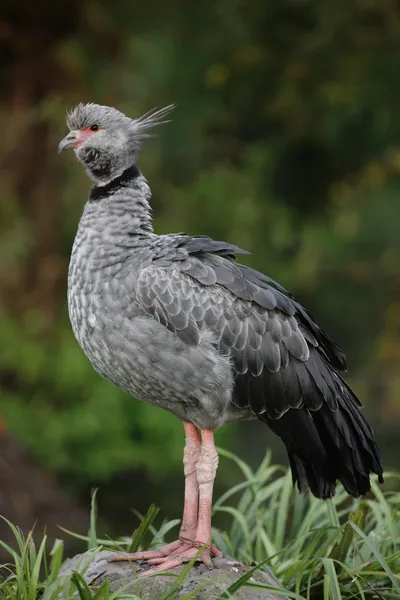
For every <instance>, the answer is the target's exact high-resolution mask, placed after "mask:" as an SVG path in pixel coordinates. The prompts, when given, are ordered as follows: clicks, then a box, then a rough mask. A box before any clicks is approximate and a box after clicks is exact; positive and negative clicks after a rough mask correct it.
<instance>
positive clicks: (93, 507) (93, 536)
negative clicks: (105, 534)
mask: <svg viewBox="0 0 400 600" xmlns="http://www.w3.org/2000/svg"><path fill="white" fill-rule="evenodd" d="M98 491H99V490H98V488H95V489H94V490H93V492H92V500H91V504H90V527H89V534H88V550H92V549H94V548H96V547H97V546H98V541H97V532H96V522H97V502H96V496H97V492H98Z"/></svg>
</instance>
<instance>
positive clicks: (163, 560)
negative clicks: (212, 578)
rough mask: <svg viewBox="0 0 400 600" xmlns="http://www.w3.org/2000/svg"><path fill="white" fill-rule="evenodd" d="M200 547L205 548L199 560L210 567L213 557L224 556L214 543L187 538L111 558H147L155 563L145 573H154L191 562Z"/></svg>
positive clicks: (133, 559) (132, 559) (113, 560)
mask: <svg viewBox="0 0 400 600" xmlns="http://www.w3.org/2000/svg"><path fill="white" fill-rule="evenodd" d="M200 548H203V550H202V551H201V553H200V555H199V556H198V557H197V560H198V561H199V562H203V563H204V564H205V565H207V567H208V568H209V569H212V561H211V558H212V557H214V556H222V552H221V550H219V549H218V548H217V547H216V546H215V545H214V544H211V546H208V545H207V544H202V543H201V542H197V541H192V540H188V539H185V538H182V539H179V540H177V541H176V542H172V543H171V544H167V545H166V546H162V547H161V548H158V549H157V550H147V551H145V552H134V553H133V554H116V555H114V556H113V557H112V558H111V559H110V562H117V561H135V560H146V561H147V562H148V564H149V565H154V568H152V569H149V570H148V571H146V572H145V573H143V575H153V573H163V572H164V571H168V570H169V569H173V568H175V567H178V566H179V565H182V564H183V563H185V562H190V561H191V560H192V559H193V558H195V556H196V555H197V554H198V552H199V550H200Z"/></svg>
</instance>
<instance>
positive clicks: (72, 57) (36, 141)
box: [0, 0, 400, 539]
mask: <svg viewBox="0 0 400 600" xmlns="http://www.w3.org/2000/svg"><path fill="white" fill-rule="evenodd" d="M399 73H400V8H399V5H398V3H397V2H395V0H358V1H356V0H325V1H324V2H319V1H318V0H246V1H244V0H218V1H217V2H215V1H211V0H208V1H199V2H187V1H184V0H170V2H168V3H166V2H161V1H157V0H147V2H144V1H142V0H137V1H136V2H122V1H115V0H79V1H78V0H69V1H68V2H64V3H55V2H51V1H50V0H36V1H35V2H34V3H33V2H31V3H27V2H24V1H23V0H2V3H1V8H0V128H1V141H0V513H1V514H2V515H4V516H6V517H7V518H9V519H11V520H12V521H13V522H14V523H15V524H17V525H20V526H21V527H22V528H24V529H25V530H27V529H29V528H30V527H32V525H33V524H34V523H35V522H36V521H37V525H36V528H37V531H38V532H39V533H41V532H42V531H43V529H44V527H45V526H46V527H47V530H48V532H49V534H50V536H53V537H54V536H58V537H60V536H62V532H61V531H60V530H59V529H58V528H57V526H58V525H63V526H64V527H66V528H68V529H73V530H75V531H79V532H81V533H85V531H86V530H87V527H88V511H89V505H90V494H91V489H92V488H94V487H96V486H98V487H99V488H100V491H99V495H98V498H99V514H100V519H101V527H102V530H103V532H104V533H105V534H107V535H110V536H111V535H116V534H129V533H131V531H132V529H133V528H134V526H135V523H136V522H137V521H136V519H135V517H134V516H133V514H132V511H131V509H132V508H136V509H138V510H140V511H145V510H146V508H147V507H148V505H149V504H150V503H152V502H156V503H157V504H158V505H160V506H161V508H162V514H163V516H164V517H169V518H175V517H180V514H181V506H182V490H183V471H182V463H181V459H182V450H183V429H182V426H181V425H180V424H179V422H178V421H176V420H175V419H174V418H173V417H172V416H170V415H169V414H167V413H164V412H162V411H160V410H158V409H156V408H152V407H149V406H145V405H143V404H140V403H139V402H137V401H136V400H133V399H132V398H130V397H128V396H126V395H124V394H123V393H122V392H120V391H119V390H117V389H116V388H114V387H113V386H112V385H111V384H109V383H107V382H106V381H103V380H102V379H101V378H100V377H99V376H98V375H97V374H96V373H95V372H94V371H93V369H92V367H91V366H90V364H89V362H88V361H87V360H86V358H85V357H84V355H83V353H82V351H81V350H80V348H79V347H78V345H77V343H76V341H75V340H74V338H73V335H72V332H71V328H70V324H69V321H68V315H67V305H66V279H67V268H68V260H69V254H70V249H71V245H72V242H73V238H74V234H75V231H76V228H77V224H78V220H79V217H80V214H81V211H82V208H83V205H84V202H85V201H86V197H87V192H88V188H89V185H90V184H89V181H88V179H87V177H86V175H85V173H84V171H83V169H82V168H81V167H80V166H78V165H77V164H76V163H75V159H74V156H73V154H72V153H71V154H70V155H68V154H66V155H62V156H61V157H60V156H58V154H57V151H56V149H57V145H58V142H59V141H60V139H61V138H62V137H63V136H64V135H65V133H66V126H65V110H66V109H68V108H71V107H72V106H73V105H75V104H76V103H77V102H79V101H94V102H97V103H101V104H108V105H113V106H116V107H117V108H119V109H120V110H122V111H124V112H126V113H127V114H128V115H130V116H132V117H134V116H138V115H140V114H141V113H144V112H146V111H147V110H149V109H151V108H153V107H154V106H158V107H161V106H163V105H166V104H170V103H172V102H174V103H176V105H177V107H176V110H175V111H174V113H173V117H172V118H173V120H172V122H171V123H169V124H168V125H165V126H163V127H162V128H160V129H159V130H158V131H157V137H156V138H154V139H152V140H148V141H147V142H146V144H145V146H144V147H143V150H142V152H141V156H140V167H141V169H142V171H143V172H144V174H145V175H146V176H147V178H148V179H149V182H150V185H151V187H152V190H153V208H154V216H155V227H156V229H157V231H158V232H160V233H167V232H174V231H186V232H188V233H190V234H199V233H207V234H209V235H210V236H213V237H215V238H217V239H223V240H227V241H229V242H232V243H235V244H237V245H239V246H241V247H242V248H246V249H247V250H250V251H251V252H253V253H254V256H253V257H250V258H249V259H248V260H246V262H247V263H248V264H251V265H252V266H253V267H255V268H258V269H260V270H263V271H265V272H266V273H267V274H268V275H270V276H271V277H273V278H275V279H277V280H278V281H279V282H281V283H282V284H283V285H284V286H285V287H286V288H288V289H289V290H290V291H291V292H292V293H294V294H295V295H296V296H297V298H298V299H299V300H301V301H302V302H303V303H304V304H305V305H306V307H308V308H309V310H310V311H311V313H312V314H313V315H314V317H315V318H316V319H317V321H318V322H319V324H320V325H321V326H322V327H323V328H324V329H325V330H326V331H327V332H328V333H329V334H330V335H331V336H332V337H333V338H334V339H335V340H337V341H338V342H339V343H340V344H341V346H342V347H343V348H344V349H345V351H346V353H347V356H348V362H349V373H348V376H347V378H348V381H349V382H350V383H351V384H352V385H353V387H354V388H355V390H356V391H357V393H358V394H359V396H360V397H361V398H362V400H363V401H364V403H365V406H366V408H365V413H366V414H367V416H368V418H369V420H370V421H371V422H372V423H373V426H374V429H375V431H376V435H377V438H378V441H379V443H380V446H381V448H382V452H383V458H384V464H385V467H386V468H387V469H390V468H397V469H399V468H400V452H399V442H398V439H399V438H398V436H399V423H400V368H399V367H400V335H399V334H400V272H399V258H400V201H399V200H400V109H399V107H400V77H399ZM217 442H218V444H220V445H221V446H224V447H225V448H228V449H231V450H233V451H234V452H236V453H237V454H239V455H240V456H241V457H242V458H243V459H245V460H246V461H248V462H249V463H250V464H251V465H252V466H256V465H257V464H258V462H259V461H260V460H261V458H262V457H263V456H264V453H265V450H266V449H267V448H268V447H269V448H272V450H273V459H274V461H276V462H281V463H285V462H286V456H285V451H284V448H283V445H282V444H281V443H280V441H279V440H277V438H275V437H274V436H273V434H272V433H270V432H269V431H267V429H266V428H265V427H264V426H262V425H261V424H255V423H254V424H253V423H252V424H241V425H230V426H226V427H225V428H224V429H223V430H222V431H220V432H218V434H217ZM239 478H240V475H239V474H238V472H237V471H235V470H234V469H233V467H232V466H231V464H230V463H229V462H227V461H225V460H223V459H221V461H220V470H219V474H218V487H217V494H218V493H219V492H220V491H221V490H225V489H226V488H227V487H228V486H229V485H231V484H232V483H234V482H237V481H238V480H239ZM216 524H217V525H218V522H217V521H216ZM6 530H7V528H6V526H5V525H0V538H1V539H6V538H7V531H6Z"/></svg>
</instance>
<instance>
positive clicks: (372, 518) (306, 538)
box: [0, 450, 400, 600]
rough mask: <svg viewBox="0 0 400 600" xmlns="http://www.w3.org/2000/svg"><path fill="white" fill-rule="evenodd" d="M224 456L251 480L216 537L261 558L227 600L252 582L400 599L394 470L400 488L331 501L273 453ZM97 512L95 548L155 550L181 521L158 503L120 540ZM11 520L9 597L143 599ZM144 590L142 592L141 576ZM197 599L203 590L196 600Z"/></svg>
mask: <svg viewBox="0 0 400 600" xmlns="http://www.w3.org/2000/svg"><path fill="white" fill-rule="evenodd" d="M220 453H221V454H224V455H225V456H226V457H227V458H229V460H233V461H234V462H235V463H236V465H237V466H238V467H239V468H240V470H241V471H242V474H243V477H244V480H243V481H242V482H241V483H240V484H238V485H236V486H235V487H234V488H232V489H231V490H229V491H228V492H226V493H225V494H224V495H223V496H222V497H221V498H219V500H218V501H217V502H216V503H215V505H214V513H216V512H218V511H221V510H225V511H227V512H229V513H230V514H231V515H232V517H233V518H232V524H231V526H230V529H229V530H228V531H224V532H220V531H214V541H215V543H217V545H219V547H220V548H221V549H222V550H223V552H224V553H226V554H228V555H232V556H233V557H234V558H235V559H237V560H238V561H239V562H242V563H244V564H248V565H254V566H253V567H252V568H251V569H250V570H249V571H248V572H247V573H246V574H245V575H244V576H242V577H240V578H238V580H237V581H235V582H234V583H233V584H232V585H231V586H230V587H229V588H228V589H226V590H225V591H221V596H220V600H226V599H227V598H230V597H233V594H234V593H235V591H237V590H238V589H239V588H240V587H242V586H250V587H257V588H260V589H265V591H271V592H275V593H280V594H282V595H285V596H287V597H289V598H295V599H297V600H316V599H318V600H319V599H321V600H322V599H324V600H325V599H326V600H350V599H352V598H360V599H361V600H374V599H376V598H380V599H382V598H384V599H385V600H390V599H393V600H394V599H396V598H398V597H399V594H400V575H399V569H398V565H399V561H400V535H399V533H400V495H399V492H398V488H399V481H400V475H395V474H390V473H388V474H386V480H387V482H389V483H390V484H391V485H392V486H393V487H395V486H397V491H387V490H384V491H382V490H381V488H380V487H378V485H377V483H376V482H375V481H374V483H373V491H372V494H371V495H370V496H369V497H367V498H363V499H350V498H349V497H348V496H347V495H346V493H345V492H344V490H343V489H342V488H339V490H338V493H337V496H336V497H335V498H334V499H333V500H331V501H328V502H322V501H320V500H316V499H315V498H313V497H310V496H300V495H299V494H298V493H297V492H296V491H293V490H292V486H291V481H290V474H289V473H288V472H287V471H286V469H284V468H282V467H277V466H275V465H272V464H271V462H270V457H269V455H267V456H266V458H265V460H264V461H263V462H262V464H261V465H260V466H259V468H258V469H257V470H256V471H254V472H253V471H252V470H251V469H250V468H249V467H248V466H247V465H245V464H244V463H243V462H242V461H241V460H240V459H238V458H237V457H235V456H234V455H232V454H230V453H228V452H223V451H222V450H220ZM391 489H393V488H391ZM234 497H237V498H238V500H237V504H236V506H233V505H232V504H231V503H232V502H233V499H234ZM228 501H229V503H228ZM94 511H95V498H94V497H93V503H92V515H93V516H92V519H91V529H90V534H89V536H88V537H84V536H77V537H79V538H81V539H85V540H86V542H87V544H88V549H92V548H93V545H96V546H97V547H98V549H99V550H100V549H103V548H107V549H111V550H117V551H132V550H135V549H138V548H139V549H144V548H146V547H150V548H152V547H154V546H157V545H159V544H162V543H164V542H165V536H166V535H167V534H170V532H171V529H174V528H176V527H177V525H178V523H177V522H173V523H166V522H164V523H162V524H161V526H160V528H159V530H156V529H155V528H154V525H153V524H152V523H153V520H154V518H155V516H156V515H157V510H156V509H155V508H154V507H150V509H149V511H148V513H147V515H146V516H143V517H141V519H140V520H141V523H140V525H139V527H138V529H137V530H136V531H135V532H134V533H133V534H132V536H130V537H125V538H120V539H118V540H108V539H97V536H96V532H95V518H94ZM8 525H9V527H11V528H12V531H13V533H14V535H15V539H16V545H17V550H12V549H11V548H10V547H8V546H6V545H5V544H4V543H2V542H0V545H2V547H3V548H5V549H6V550H7V552H9V554H10V557H11V563H10V565H3V567H2V569H1V575H0V597H1V598H4V600H36V598H37V595H38V594H39V593H42V594H43V596H42V599H43V600H56V598H61V599H62V600H63V599H64V600H69V599H70V598H72V595H73V594H74V592H75V593H77V594H78V597H79V598H80V599H81V600H122V599H123V598H124V599H125V598H126V599H127V598H132V599H134V598H137V596H129V595H125V594H124V592H123V590H121V591H120V592H119V593H113V594H111V593H110V590H109V587H108V583H107V582H106V583H104V584H102V586H101V587H100V588H99V589H89V587H88V586H87V584H86V583H85V581H84V579H83V578H82V575H80V574H78V573H73V574H72V575H64V576H60V575H59V570H60V566H61V563H62V554H63V544H62V542H61V541H60V540H58V541H56V543H55V544H54V547H53V549H52V550H51V552H50V557H48V556H47V554H46V552H45V546H46V537H44V539H43V541H42V543H41V544H40V546H39V548H36V547H35V544H34V542H33V539H32V536H31V534H29V535H28V536H27V538H26V539H25V538H24V537H23V535H22V534H21V532H20V531H19V529H18V528H16V527H15V526H14V525H12V524H11V523H8ZM73 535H76V534H73ZM84 560H85V559H83V561H84ZM82 564H83V566H84V564H86V563H84V562H83V563H82ZM191 564H193V561H192V563H189V564H188V565H186V566H185V568H184V569H183V570H182V571H181V573H180V574H179V576H176V575H173V574H171V577H172V578H173V582H172V583H171V585H170V587H169V588H168V590H167V591H166V593H165V596H164V598H163V600H172V599H173V598H174V597H175V594H176V592H177V590H178V589H179V586H180V584H181V582H182V581H183V579H184V578H185V577H186V575H187V573H188V571H189V569H190V566H191ZM258 569H261V570H263V569H264V570H267V572H269V573H272V574H273V575H274V576H275V577H276V579H277V580H279V581H280V582H281V583H282V587H281V588H280V589H277V588H275V587H274V586H267V585H264V584H261V583H257V582H254V580H252V579H251V577H252V574H253V573H254V571H255V570H258ZM83 570H84V569H83ZM138 590H139V591H138V594H140V578H139V580H138ZM58 594H61V596H60V597H59V596H58ZM190 594H192V593H190ZM191 597H195V596H194V595H188V596H187V597H186V598H187V600H189V598H191Z"/></svg>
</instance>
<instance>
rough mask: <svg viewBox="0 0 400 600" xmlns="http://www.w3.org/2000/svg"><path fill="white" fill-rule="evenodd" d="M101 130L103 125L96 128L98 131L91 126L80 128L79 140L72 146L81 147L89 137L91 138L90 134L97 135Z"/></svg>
mask: <svg viewBox="0 0 400 600" xmlns="http://www.w3.org/2000/svg"><path fill="white" fill-rule="evenodd" d="M99 131H101V127H99V128H98V129H96V131H92V130H91V129H90V127H85V129H80V130H79V137H78V139H77V141H76V142H75V143H74V145H73V146H72V148H80V147H81V146H82V145H83V144H84V143H85V142H86V140H87V139H88V138H90V136H92V135H95V134H96V133H98V132H99Z"/></svg>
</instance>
